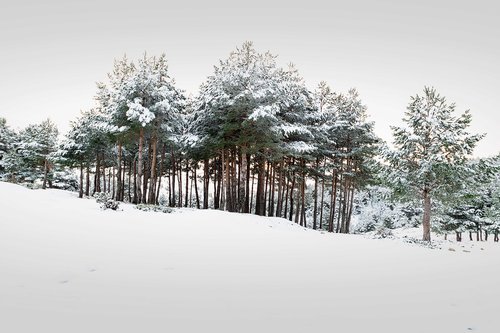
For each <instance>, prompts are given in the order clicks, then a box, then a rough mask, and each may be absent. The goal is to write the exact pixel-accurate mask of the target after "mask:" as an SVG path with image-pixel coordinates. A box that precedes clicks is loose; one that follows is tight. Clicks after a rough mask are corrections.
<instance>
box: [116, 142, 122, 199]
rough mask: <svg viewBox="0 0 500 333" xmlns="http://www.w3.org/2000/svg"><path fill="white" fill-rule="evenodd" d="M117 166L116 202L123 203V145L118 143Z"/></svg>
mask: <svg viewBox="0 0 500 333" xmlns="http://www.w3.org/2000/svg"><path fill="white" fill-rule="evenodd" d="M117 153H118V154H117V163H116V164H117V166H118V171H117V172H116V198H115V200H116V201H123V196H122V143H121V141H118V152H117Z"/></svg>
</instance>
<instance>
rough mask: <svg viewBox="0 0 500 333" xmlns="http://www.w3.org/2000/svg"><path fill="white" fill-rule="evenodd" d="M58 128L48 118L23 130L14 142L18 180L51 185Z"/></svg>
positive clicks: (14, 159) (14, 158)
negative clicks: (38, 181)
mask: <svg viewBox="0 0 500 333" xmlns="http://www.w3.org/2000/svg"><path fill="white" fill-rule="evenodd" d="M58 134H59V132H58V130H57V127H56V125H55V124H54V123H53V122H52V121H51V120H50V119H47V120H45V121H43V122H41V123H40V124H33V125H28V126H27V127H26V128H25V129H23V130H21V132H20V133H19V135H18V140H17V142H16V143H15V144H14V152H13V153H14V154H15V155H16V156H17V157H13V158H12V161H17V162H15V163H19V164H18V165H17V166H16V167H17V169H18V170H13V172H15V173H16V174H17V177H16V178H17V180H18V181H26V182H28V183H35V182H36V181H37V180H40V181H41V182H42V188H43V189H45V188H46V187H47V183H48V185H49V187H50V186H51V183H52V181H51V176H52V171H53V167H54V157H55V155H54V153H55V152H56V151H57V148H58V146H57V140H58Z"/></svg>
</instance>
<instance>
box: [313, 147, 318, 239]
mask: <svg viewBox="0 0 500 333" xmlns="http://www.w3.org/2000/svg"><path fill="white" fill-rule="evenodd" d="M318 170H319V157H317V158H316V170H314V208H313V229H314V230H316V223H317V221H316V220H317V215H318Z"/></svg>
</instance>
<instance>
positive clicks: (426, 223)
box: [422, 189, 431, 242]
mask: <svg viewBox="0 0 500 333" xmlns="http://www.w3.org/2000/svg"><path fill="white" fill-rule="evenodd" d="M423 196H424V217H423V221H422V225H423V231H424V234H423V238H422V239H423V240H424V241H425V242H430V241H431V196H430V193H429V190H428V189H424V193H423Z"/></svg>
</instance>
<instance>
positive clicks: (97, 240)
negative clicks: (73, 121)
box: [0, 182, 500, 333]
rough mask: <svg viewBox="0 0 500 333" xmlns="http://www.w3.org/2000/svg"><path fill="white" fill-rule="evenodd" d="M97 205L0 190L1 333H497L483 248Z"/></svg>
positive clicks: (492, 274) (491, 248) (487, 248)
mask: <svg viewBox="0 0 500 333" xmlns="http://www.w3.org/2000/svg"><path fill="white" fill-rule="evenodd" d="M98 207H99V205H98V204H97V203H96V202H95V201H94V200H85V199H83V200H82V199H77V198H76V194H75V193H70V192H65V191H56V190H45V191H43V190H28V189H25V188H22V187H20V186H17V185H13V184H8V183H2V182H0V212H1V215H0V317H1V320H0V332H335V331H337V332H398V333H399V332H419V333H420V332H439V333H446V332H450V333H451V332H471V331H472V332H497V331H498V330H497V328H496V327H495V326H496V325H495V323H494V321H493V318H496V315H497V313H498V310H499V309H500V307H499V305H498V303H497V302H498V299H499V296H500V291H499V290H498V289H497V288H496V287H495V286H496V284H497V283H498V281H499V278H500V272H499V270H498V265H497V264H498V260H499V258H500V245H499V244H496V243H493V242H487V243H486V242H484V243H480V244H479V243H477V245H476V247H470V251H468V252H465V251H459V250H457V251H450V250H448V249H447V248H444V249H429V248H424V247H421V246H417V245H412V244H405V243H403V242H395V241H392V240H386V239H380V240H378V239H377V240H374V239H367V238H366V237H362V236H357V235H332V234H328V233H321V232H317V231H313V230H309V229H304V228H301V227H299V226H297V225H295V224H292V223H290V222H288V221H286V220H284V219H278V218H264V217H257V216H253V215H243V214H234V213H227V212H221V211H213V210H208V211H201V210H188V209H182V210H178V211H176V212H174V213H171V214H164V213H153V212H143V211H139V210H136V209H134V208H133V206H131V205H126V204H123V205H122V207H123V210H122V211H117V212H115V211H102V210H100V209H99V208H98ZM464 238H465V236H464ZM479 246H480V247H481V248H482V249H480V248H479ZM458 248H459V247H458V246H457V249H458Z"/></svg>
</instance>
